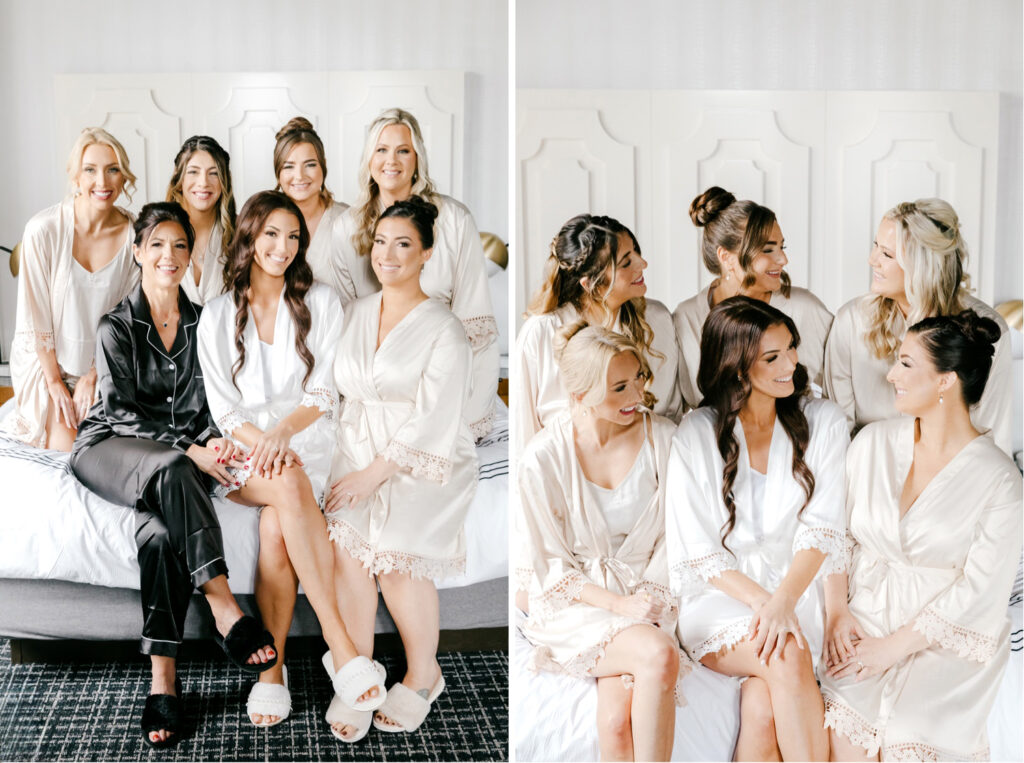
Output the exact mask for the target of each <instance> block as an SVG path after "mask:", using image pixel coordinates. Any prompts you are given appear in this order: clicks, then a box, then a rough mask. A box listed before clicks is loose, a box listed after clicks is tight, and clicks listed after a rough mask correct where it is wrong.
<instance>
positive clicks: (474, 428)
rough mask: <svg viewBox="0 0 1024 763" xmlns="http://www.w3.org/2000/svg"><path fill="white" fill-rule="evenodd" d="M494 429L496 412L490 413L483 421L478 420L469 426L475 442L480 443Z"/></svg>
mask: <svg viewBox="0 0 1024 763" xmlns="http://www.w3.org/2000/svg"><path fill="white" fill-rule="evenodd" d="M492 429H494V411H489V412H488V413H487V415H485V416H484V417H483V418H481V419H477V420H476V421H474V422H473V423H472V424H470V425H469V431H470V434H472V435H473V442H479V441H480V440H482V439H483V438H485V437H486V436H487V435H489V434H490V433H491V430H492Z"/></svg>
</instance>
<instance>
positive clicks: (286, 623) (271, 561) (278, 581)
mask: <svg viewBox="0 0 1024 763" xmlns="http://www.w3.org/2000/svg"><path fill="white" fill-rule="evenodd" d="M298 585H299V579H298V578H297V577H296V576H295V570H294V569H293V568H292V563H291V561H290V560H289V559H288V551H287V549H286V548H285V545H284V535H282V534H281V525H280V523H279V522H278V520H277V511H276V509H274V508H273V507H272V506H267V507H266V508H264V509H263V511H261V512H260V555H259V559H258V561H257V563H256V603H257V605H258V606H259V608H260V615H261V616H262V617H263V625H264V626H265V627H266V629H267V630H268V631H270V633H271V635H272V636H273V637H274V645H275V646H276V647H277V653H278V656H279V659H278V661H277V664H276V665H274V667H272V668H270V670H267V671H264V672H263V673H260V676H259V680H260V681H261V682H263V683H275V684H282V685H283V684H284V648H285V642H286V641H287V640H288V629H289V628H290V627H291V624H292V615H293V614H294V613H295V600H296V598H297V597H298ZM250 718H251V719H252V722H253V723H255V724H257V725H259V724H261V723H263V722H264V721H266V722H267V723H274V722H275V721H277V719H278V718H277V716H276V715H268V716H263V715H260V714H259V713H253V714H252V715H251V716H250Z"/></svg>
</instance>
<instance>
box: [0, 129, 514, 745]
mask: <svg viewBox="0 0 1024 763" xmlns="http://www.w3.org/2000/svg"><path fill="white" fill-rule="evenodd" d="M274 170H275V174H276V176H277V181H278V189H277V190H272V191H261V192H259V193H256V194H255V195H253V196H252V197H251V198H249V199H248V200H247V201H246V202H245V204H244V205H243V206H242V209H241V212H240V213H239V214H238V215H237V217H236V214H235V200H234V196H233V193H232V184H231V174H230V171H229V166H228V154H227V152H226V151H225V150H224V149H223V148H222V147H221V146H220V145H219V144H218V143H217V141H216V140H214V139H213V138H210V137H207V136H196V137H193V138H189V139H188V140H187V141H186V142H185V144H184V145H183V146H182V148H181V150H180V152H179V153H178V155H177V157H176V158H175V161H174V169H173V173H172V175H171V181H170V184H169V186H168V190H167V201H165V202H157V203H150V204H146V205H145V206H144V207H143V208H142V210H141V212H140V213H139V215H138V217H137V218H134V217H133V216H132V215H130V214H129V213H127V212H126V211H125V210H123V209H121V208H119V207H118V206H116V204H115V202H116V201H117V200H118V198H119V197H120V196H121V194H122V193H124V194H125V195H126V196H128V197H129V198H130V191H131V189H132V186H133V181H134V180H135V176H134V175H133V174H132V172H131V169H130V167H129V162H128V157H127V156H126V154H125V150H124V148H123V147H122V146H121V144H120V143H119V142H118V141H117V140H116V139H115V138H114V137H113V136H112V135H110V134H109V133H107V132H106V131H104V130H102V129H99V128H87V129H85V130H83V131H82V133H81V135H80V136H79V138H78V141H77V142H76V144H75V146H74V148H73V150H72V152H71V155H70V159H69V162H68V177H69V179H70V182H71V190H72V194H70V195H69V196H68V198H67V199H65V200H64V201H63V202H62V203H60V204H58V205H56V206H54V207H51V208H50V209H47V210H44V211H42V212H40V213H39V214H37V215H36V216H35V217H33V218H32V219H31V220H30V221H29V223H28V225H27V226H26V229H25V235H24V240H23V242H22V251H23V259H22V263H23V265H22V276H21V279H20V281H19V287H18V288H19V292H18V312H17V328H16V338H15V343H14V348H13V353H12V362H11V371H12V376H13V381H14V388H15V402H16V405H15V408H14V410H13V413H11V414H10V416H9V417H8V418H7V419H6V420H5V422H4V429H5V431H6V432H7V433H8V434H10V435H13V436H16V437H18V438H20V439H22V440H23V441H24V442H26V443H28V444H30V445H34V446H38V447H45V448H52V449H61V450H70V451H71V467H72V470H73V471H74V473H75V475H76V476H77V477H78V478H79V480H80V481H81V482H82V483H83V484H84V485H85V486H86V487H87V488H89V489H90V490H92V491H94V492H95V493H97V494H99V495H100V496H102V497H103V498H105V499H107V500H109V501H111V502H114V503H117V504H120V505H127V506H132V507H134V508H135V511H136V514H135V517H136V522H135V536H136V540H137V545H138V558H139V564H140V567H141V586H142V605H143V614H144V625H143V633H142V645H141V650H142V651H143V652H144V653H146V654H149V655H151V658H152V669H153V679H152V693H151V695H150V696H149V697H148V699H147V701H146V706H145V710H144V712H143V716H142V729H143V733H144V739H145V740H146V742H147V743H148V744H150V745H152V746H158V747H161V746H165V745H168V744H172V743H174V742H175V741H177V739H178V738H179V733H178V732H179V731H180V728H181V709H180V696H181V692H182V687H181V684H180V682H178V681H176V679H175V656H176V654H177V650H178V645H179V644H180V643H181V640H182V634H183V628H184V621H185V614H186V610H187V608H188V603H189V600H190V599H191V594H192V591H193V589H195V588H198V589H199V590H200V591H201V592H202V593H203V594H204V595H205V597H206V599H207V601H208V602H209V603H210V607H211V610H212V613H213V616H214V620H215V624H216V630H217V638H218V641H219V642H220V644H221V646H222V647H223V648H224V650H225V652H226V653H227V655H228V656H229V658H230V659H231V660H232V661H233V662H234V663H235V664H236V665H237V666H238V667H240V668H241V669H242V670H245V671H248V672H252V673H260V676H259V680H258V683H256V684H255V686H254V687H253V689H252V692H251V693H250V695H249V701H248V707H247V713H248V715H249V717H250V719H251V720H252V722H253V723H254V724H256V725H258V726H272V725H275V724H277V723H279V722H281V721H282V720H284V719H285V718H286V717H287V716H288V714H289V712H290V708H291V698H290V694H289V691H288V674H287V671H286V670H285V667H284V648H285V639H286V637H287V634H288V630H289V626H290V623H291V619H292V613H293V610H294V606H295V602H296V594H297V586H298V584H299V583H301V584H302V587H303V589H304V591H305V594H306V596H307V598H308V600H309V602H310V604H311V605H312V607H313V610H314V611H315V613H316V615H317V617H318V619H319V621H320V626H321V628H322V630H323V635H324V639H325V640H326V642H327V645H328V647H329V651H328V652H327V653H326V654H325V655H324V659H323V663H324V667H325V669H326V671H327V673H328V675H329V676H330V677H331V681H332V683H333V687H334V691H335V696H334V698H333V700H332V702H331V705H330V709H329V710H328V712H327V720H328V722H329V723H330V724H331V726H330V728H331V731H332V733H333V734H334V735H335V736H336V737H337V738H338V739H340V740H342V741H344V742H354V741H356V740H358V739H360V738H362V737H363V736H365V734H366V733H367V730H368V728H369V726H370V724H371V721H372V723H373V725H374V726H375V727H376V728H377V729H379V730H380V731H383V732H405V731H414V730H415V729H416V728H417V727H418V726H419V725H420V724H421V723H422V721H423V719H424V718H425V716H426V715H427V713H428V711H429V709H430V705H431V703H432V702H433V700H434V699H435V698H436V697H437V696H438V695H439V694H440V693H441V692H442V691H443V690H444V679H443V678H442V676H441V670H440V666H439V664H438V662H437V659H436V652H437V644H438V628H439V613H438V599H437V592H436V589H435V588H434V583H433V579H435V578H440V577H444V576H447V575H453V574H459V573H461V572H463V571H464V568H465V540H464V537H463V523H464V519H465V516H466V512H467V511H468V508H469V504H470V502H471V500H472V497H473V494H474V491H475V488H476V472H477V462H476V455H475V448H474V443H475V440H476V439H478V438H479V437H481V436H483V435H485V434H486V433H487V431H488V430H489V429H490V427H491V417H492V406H493V403H494V397H495V391H496V387H497V375H498V354H497V353H498V351H497V344H496V340H497V330H496V323H495V320H494V315H493V311H492V308H491V303H490V296H489V292H488V287H487V283H486V276H485V262H484V255H483V251H482V248H481V244H480V239H479V235H478V234H477V231H476V228H475V225H474V223H473V219H472V217H471V216H470V214H469V212H468V210H466V208H465V207H464V206H462V205H461V204H460V203H459V202H457V201H455V200H454V199H451V198H448V197H447V196H443V195H441V194H439V193H438V192H437V191H436V190H435V188H434V186H433V184H432V183H431V180H430V176H429V174H428V170H427V157H426V153H425V151H424V146H423V140H422V136H421V133H420V128H419V125H418V124H417V122H416V120H415V118H414V117H413V116H412V115H410V114H408V113H407V112H404V111H401V110H399V109H390V110H388V111H385V112H383V113H382V114H381V115H380V116H379V117H378V118H377V119H376V120H375V121H374V122H373V123H372V124H371V125H370V127H369V129H368V133H367V141H366V146H365V150H364V155H363V161H362V165H361V168H360V176H359V178H360V187H361V188H362V192H361V194H360V197H359V199H358V200H357V201H356V205H355V206H354V207H346V205H343V204H340V203H338V202H336V201H334V199H333V198H332V196H331V194H330V192H329V191H328V190H327V188H326V187H325V185H324V181H325V178H326V174H327V163H326V160H325V156H324V147H323V144H322V142H321V140H320V138H319V137H318V136H317V134H316V132H315V131H314V130H313V127H312V125H311V124H310V123H309V122H308V121H307V120H305V119H302V118H296V119H293V120H292V121H291V122H289V123H288V124H287V125H285V127H284V128H283V129H282V130H281V131H280V132H279V133H278V135H277V145H276V147H275V150H274ZM211 489H212V490H213V492H214V493H215V494H216V495H218V496H221V497H227V498H229V499H231V500H233V501H236V502H238V503H241V504H244V505H247V506H253V507H262V508H261V510H260V515H259V536H260V554H259V560H258V566H257V573H256V581H255V590H256V600H257V602H258V605H259V610H260V613H261V615H262V625H261V624H260V623H259V622H258V621H257V620H256V619H254V618H253V617H250V616H246V615H243V613H242V611H241V609H240V608H239V606H238V604H237V603H236V602H235V599H234V597H233V596H232V594H231V591H230V589H229V587H228V583H227V572H228V570H227V567H226V564H225V561H224V552H223V540H222V537H221V531H220V527H219V525H218V521H217V516H216V512H215V510H214V507H213V504H212V503H211V498H210V492H211ZM332 541H333V542H332ZM378 584H379V586H380V590H381V592H382V594H383V596H384V599H385V602H386V604H387V606H388V608H389V610H390V612H391V615H392V617H393V618H394V621H395V623H396V625H397V627H398V631H399V633H400V635H401V638H402V642H403V645H404V647H405V652H406V657H407V662H408V670H407V672H406V673H405V675H404V677H403V678H402V679H401V681H400V682H398V683H395V685H394V686H393V687H392V688H391V689H390V690H387V691H385V671H384V668H383V666H381V665H380V663H378V662H375V661H373V660H372V659H371V657H372V654H373V641H374V624H375V616H376V611H377V586H378ZM264 626H265V627H266V630H264ZM374 710H378V712H377V714H376V715H374V714H373V711H374Z"/></svg>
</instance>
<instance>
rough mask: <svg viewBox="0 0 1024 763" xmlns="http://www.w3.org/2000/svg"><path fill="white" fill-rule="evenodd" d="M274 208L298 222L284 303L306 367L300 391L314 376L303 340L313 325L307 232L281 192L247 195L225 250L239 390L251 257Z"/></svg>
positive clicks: (233, 371) (233, 369)
mask: <svg viewBox="0 0 1024 763" xmlns="http://www.w3.org/2000/svg"><path fill="white" fill-rule="evenodd" d="M277 209H283V210H284V211H286V212H288V213H289V214H291V215H293V216H294V217H295V219H296V220H298V221H299V250H298V252H296V254H295V259H293V260H292V261H291V264H290V265H289V266H288V269H287V270H285V272H284V303H285V304H286V305H287V306H288V312H289V313H291V316H292V320H293V321H295V351H296V352H297V353H298V355H299V357H300V358H302V362H303V363H304V364H305V365H306V375H305V376H303V377H302V386H303V388H305V386H306V382H308V381H309V377H310V375H311V374H312V373H313V365H314V364H315V359H314V358H313V353H312V352H311V351H310V349H309V347H308V346H306V337H307V336H308V335H309V329H310V326H311V324H312V321H311V319H310V315H309V307H307V305H306V292H308V291H309V288H310V287H311V286H312V285H313V271H312V270H310V268H309V264H308V263H307V262H306V249H307V248H308V247H309V229H308V228H307V227H306V221H305V220H303V219H302V212H301V211H299V208H298V207H297V206H296V205H295V202H294V201H292V200H291V199H289V198H288V197H287V196H285V195H284V194H283V193H281V192H280V191H261V192H259V193H257V194H254V195H253V196H250V197H249V200H248V201H247V202H245V206H244V207H242V212H241V214H239V215H238V223H237V225H236V226H235V236H234V238H233V239H232V241H231V248H230V250H229V251H228V260H227V271H226V272H227V284H228V288H229V289H230V290H231V295H232V297H233V298H234V301H235V349H236V350H237V351H238V360H237V361H235V364H234V365H233V366H232V367H231V382H232V383H233V384H234V385H235V389H238V382H237V381H236V380H235V378H236V377H237V376H238V372H239V371H241V370H242V367H243V366H244V365H245V344H244V343H243V342H242V334H243V333H244V332H245V327H246V325H248V323H249V287H250V275H251V272H252V265H253V258H254V257H255V256H256V239H257V238H259V235H260V234H261V233H262V232H263V227H264V226H265V225H266V223H267V218H268V217H270V214H271V212H273V211H274V210H277Z"/></svg>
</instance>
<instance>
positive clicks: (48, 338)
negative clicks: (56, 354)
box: [14, 331, 57, 352]
mask: <svg viewBox="0 0 1024 763" xmlns="http://www.w3.org/2000/svg"><path fill="white" fill-rule="evenodd" d="M14 340H15V341H16V342H17V343H18V347H20V348H21V349H23V350H25V351H26V352H35V351H36V350H53V349H55V348H56V347H57V344H56V342H54V339H53V332H52V331H18V332H16V333H15V335H14Z"/></svg>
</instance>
